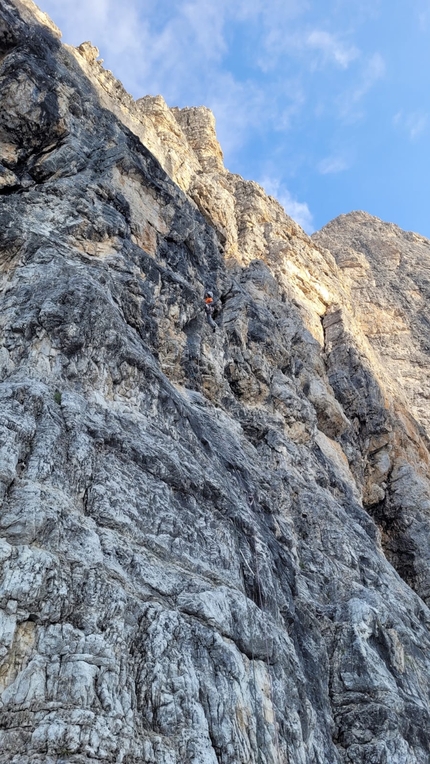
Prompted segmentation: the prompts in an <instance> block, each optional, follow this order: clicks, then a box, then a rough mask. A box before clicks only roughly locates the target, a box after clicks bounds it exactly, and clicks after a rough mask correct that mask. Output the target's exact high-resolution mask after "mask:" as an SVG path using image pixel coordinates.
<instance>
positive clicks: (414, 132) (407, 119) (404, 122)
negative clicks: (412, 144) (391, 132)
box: [393, 111, 429, 141]
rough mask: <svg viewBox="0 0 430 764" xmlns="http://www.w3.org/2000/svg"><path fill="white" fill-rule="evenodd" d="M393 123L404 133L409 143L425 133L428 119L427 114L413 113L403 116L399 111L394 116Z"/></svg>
mask: <svg viewBox="0 0 430 764" xmlns="http://www.w3.org/2000/svg"><path fill="white" fill-rule="evenodd" d="M393 123H394V125H396V126H397V127H399V128H400V129H401V130H403V131H405V132H406V133H407V134H408V136H409V138H410V140H411V141H414V140H416V139H417V138H419V137H420V135H422V134H423V133H424V132H425V131H426V129H427V126H428V124H429V118H428V114H426V113H424V112H419V111H415V112H411V113H406V114H405V113H404V112H403V111H399V112H398V113H397V114H395V115H394V117H393Z"/></svg>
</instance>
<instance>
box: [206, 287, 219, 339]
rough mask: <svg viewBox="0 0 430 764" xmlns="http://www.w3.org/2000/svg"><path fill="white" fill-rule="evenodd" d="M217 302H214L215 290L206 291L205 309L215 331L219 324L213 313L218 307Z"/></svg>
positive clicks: (209, 322) (208, 320) (210, 324)
mask: <svg viewBox="0 0 430 764" xmlns="http://www.w3.org/2000/svg"><path fill="white" fill-rule="evenodd" d="M216 305H217V303H216V302H214V295H213V292H209V291H208V292H205V311H206V319H207V322H208V324H209V326H211V327H212V329H213V331H214V332H216V330H217V325H216V323H215V321H214V319H213V315H214V312H215V309H216Z"/></svg>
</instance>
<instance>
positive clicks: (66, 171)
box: [0, 0, 430, 764]
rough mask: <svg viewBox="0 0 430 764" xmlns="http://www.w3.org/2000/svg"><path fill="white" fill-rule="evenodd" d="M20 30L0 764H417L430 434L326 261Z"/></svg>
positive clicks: (208, 141)
mask: <svg viewBox="0 0 430 764" xmlns="http://www.w3.org/2000/svg"><path fill="white" fill-rule="evenodd" d="M33 10H34V9H33V7H32V4H31V3H30V2H29V0H26V2H25V3H23V2H21V1H20V0H4V1H3V4H2V6H1V9H0V19H1V21H0V98H1V103H2V109H1V111H0V152H1V158H0V161H1V163H2V164H1V167H2V169H1V179H2V188H1V189H0V195H1V206H0V218H1V226H0V274H1V282H0V283H1V290H2V291H1V300H2V309H1V319H0V339H1V346H0V379H1V384H0V400H1V403H0V413H1V421H0V424H1V439H0V481H1V482H0V486H1V501H2V508H1V513H0V535H1V541H0V565H1V567H0V762H1V763H2V764H3V763H4V764H6V762H8V764H30V762H31V764H37V763H39V764H42V762H43V763H44V764H45V763H46V764H48V763H49V764H54V762H55V763H56V764H60V762H63V763H65V762H70V763H71V764H81V763H82V764H83V762H88V761H92V762H112V764H113V763H114V762H115V764H116V763H117V762H118V763H122V764H137V762H139V764H140V762H146V764H179V763H181V764H204V763H207V764H215V762H219V763H220V764H238V763H239V762H240V763H241V764H251V763H255V764H257V763H258V764H262V763H263V762H264V763H265V764H280V763H281V762H289V763H290V764H347V763H348V764H349V763H350V762H354V764H371V763H373V762H378V764H379V762H381V764H382V763H383V762H385V764H427V762H428V751H429V749H430V707H429V690H430V686H429V685H430V679H429V677H430V659H429V646H430V611H429V610H428V608H427V606H426V604H425V601H424V600H425V597H427V596H428V588H427V589H426V587H427V579H426V575H427V573H426V557H425V554H426V550H425V546H424V539H425V538H427V539H428V535H427V536H426V534H427V527H428V526H427V523H428V517H429V511H428V508H427V505H426V503H425V502H426V496H427V494H426V491H427V484H426V478H425V468H424V465H425V464H426V460H427V459H428V453H427V440H426V435H425V432H424V430H421V429H420V425H419V424H417V421H416V419H414V418H413V415H415V417H418V414H419V411H418V409H413V410H412V408H411V405H409V404H410V402H411V400H412V398H410V395H412V393H410V391H409V388H408V387H407V386H404V385H400V384H398V383H397V382H396V384H395V385H394V384H393V383H392V379H391V377H392V375H391V374H390V373H387V364H386V363H385V360H384V356H383V354H381V352H380V346H379V345H378V344H377V343H375V341H374V338H373V335H372V333H371V332H370V331H369V326H368V324H366V322H365V320H364V314H365V308H363V318H362V317H361V313H360V310H361V308H360V304H361V303H360V301H359V300H358V299H357V295H356V291H355V287H354V283H353V282H352V281H351V279H350V278H345V273H344V268H343V262H344V261H343V260H342V252H344V249H345V247H344V241H343V240H341V239H339V248H337V247H336V246H334V244H333V243H332V242H328V240H327V238H326V232H324V231H323V232H322V233H321V238H320V239H319V238H316V239H313V240H312V239H309V237H307V236H306V235H305V234H304V233H303V231H302V230H301V229H300V228H299V227H298V226H297V225H296V224H295V223H294V222H293V221H292V220H291V219H290V218H288V217H287V216H286V215H285V214H284V212H283V210H282V208H281V206H280V205H279V204H278V203H277V202H276V200H274V199H272V198H270V197H267V196H266V195H265V194H264V192H263V190H262V189H261V188H260V187H259V186H258V185H257V184H255V183H252V182H248V181H244V180H243V179H241V178H239V177H238V176H234V175H232V174H230V173H228V171H227V170H225V169H224V167H223V165H222V153H221V150H220V149H219V146H218V143H217V141H216V136H215V132H214V124H213V118H212V116H211V115H210V113H208V111H207V110H205V109H185V110H179V111H178V110H175V109H172V110H170V109H168V107H167V106H166V105H165V103H164V101H163V100H162V99H161V98H159V97H156V98H152V97H145V98H143V99H141V100H139V101H138V102H136V103H135V102H134V101H133V100H132V99H131V97H130V96H128V95H127V94H126V93H125V91H124V89H123V88H122V86H121V85H120V84H119V83H118V82H117V81H116V80H115V79H114V77H113V75H111V74H110V73H109V72H105V71H104V70H103V68H102V65H101V63H99V62H98V61H97V51H96V50H95V49H94V48H93V46H90V45H88V44H85V45H83V46H80V48H79V49H76V50H73V49H70V48H67V47H65V46H61V45H60V43H59V40H58V35H57V33H56V31H55V29H52V28H51V27H50V26H49V24H48V25H47V24H45V20H44V18H43V17H42V16H40V15H37V14H36V13H34V14H33ZM32 14H33V15H32ZM151 152H152V153H151ZM155 157H157V158H155ZM366 220H367V218H366ZM371 220H372V221H373V223H372V225H374V226H378V225H379V223H378V222H375V221H374V219H371ZM354 224H355V223H354ZM333 225H337V224H336V223H335V224H333ZM357 225H358V227H359V228H360V225H361V223H360V221H358V223H357ZM327 235H328V234H327ZM361 235H362V234H361V233H360V234H359V233H357V236H361ZM363 235H364V234H363ZM399 236H400V234H399ZM400 238H401V236H400ZM345 239H346V234H345ZM420 242H421V240H420ZM348 246H349V248H350V249H353V247H352V245H351V246H350V245H348ZM420 246H421V243H420ZM423 247H424V245H423ZM357 251H358V250H357ZM422 251H423V252H424V251H425V248H423V250H422ZM360 252H361V254H360V257H358V255H357V257H358V259H359V260H360V258H361V260H360V262H361V263H362V277H363V280H367V281H369V285H368V286H366V289H367V288H370V284H371V278H372V276H371V271H372V268H373V267H374V266H373V260H372V255H371V253H369V252H367V251H366V252H365V253H364V254H363V252H362V251H361V250H360ZM360 267H361V266H360ZM392 283H393V288H394V276H393V282H392ZM209 287H210V288H211V289H212V290H213V291H214V292H215V296H216V298H217V300H218V307H219V314H218V316H217V318H216V321H217V323H218V328H217V330H216V332H215V333H214V332H213V331H212V328H211V327H210V326H209V325H208V324H207V323H206V321H205V316H204V311H203V309H202V300H203V294H204V291H205V289H207V288H209ZM417 289H418V291H419V290H420V289H421V286H420V284H418V285H417ZM363 294H364V292H363ZM408 320H409V319H408ZM412 324H414V322H413V320H412V318H411V326H412ZM414 326H415V324H414ZM411 332H412V328H411ZM412 333H413V332H412ZM414 336H415V335H414ZM387 347H388V345H387ZM388 371H390V370H389V369H388ZM422 426H423V427H424V426H425V422H424V421H423V425H422ZM408 471H409V472H408ZM405 476H408V477H405ZM408 481H409V482H408ZM420 481H421V482H420ZM408 486H409V489H408ZM396 491H397V493H396ZM393 497H396V498H395V499H394V498H393ZM419 502H421V503H420V504H419V506H418V503H419ZM389 512H391V513H392V524H391V525H389V522H388V513H389ZM409 520H410V522H409ZM408 523H409V524H408ZM396 524H397V525H396ZM394 526H395V527H394ZM381 541H382V544H381ZM390 544H391V546H390ZM407 544H409V552H408V549H407V548H406V547H407ZM413 544H415V546H413ZM402 545H403V546H402ZM407 553H410V557H409V558H408V564H407V565H403V561H404V557H402V554H403V555H406V554H407ZM387 557H388V558H389V559H387ZM392 563H393V564H394V565H396V566H397V568H398V570H399V572H400V574H401V575H399V574H398V573H397V572H396V570H395V568H394V567H393V564H392ZM409 584H412V585H413V586H414V587H415V590H416V591H413V590H412V589H411V588H410V586H409Z"/></svg>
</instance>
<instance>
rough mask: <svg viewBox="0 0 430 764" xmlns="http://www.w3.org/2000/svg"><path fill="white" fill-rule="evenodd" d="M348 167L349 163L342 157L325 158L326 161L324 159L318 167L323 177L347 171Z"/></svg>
mask: <svg viewBox="0 0 430 764" xmlns="http://www.w3.org/2000/svg"><path fill="white" fill-rule="evenodd" d="M348 167H349V163H348V162H347V161H346V159H345V158H344V157H342V156H329V157H325V159H322V160H321V162H319V163H318V165H317V168H318V172H320V173H321V175H331V174H334V173H337V172H343V171H344V170H347V169H348Z"/></svg>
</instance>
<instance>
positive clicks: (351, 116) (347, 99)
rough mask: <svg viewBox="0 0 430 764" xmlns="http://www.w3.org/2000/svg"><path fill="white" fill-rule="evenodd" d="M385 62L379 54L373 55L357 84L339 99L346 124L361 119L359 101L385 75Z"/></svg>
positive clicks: (361, 112)
mask: <svg viewBox="0 0 430 764" xmlns="http://www.w3.org/2000/svg"><path fill="white" fill-rule="evenodd" d="M385 68H386V67H385V61H384V59H383V57H382V56H381V54H380V53H374V54H373V55H372V56H370V58H369V59H368V60H367V61H366V63H365V65H364V67H363V69H362V71H361V75H360V79H359V81H358V83H357V84H356V85H355V86H354V87H353V88H351V89H350V90H349V91H347V92H346V93H343V94H342V96H341V97H340V99H339V107H340V114H341V116H342V117H343V118H344V119H345V120H346V121H348V122H355V121H357V120H359V119H361V118H362V116H363V110H362V107H361V101H362V100H363V98H364V96H365V95H367V93H368V92H369V90H371V89H372V87H373V86H374V85H375V84H376V83H377V82H378V80H380V79H382V78H383V77H384V75H385Z"/></svg>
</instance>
